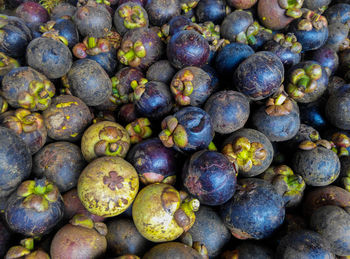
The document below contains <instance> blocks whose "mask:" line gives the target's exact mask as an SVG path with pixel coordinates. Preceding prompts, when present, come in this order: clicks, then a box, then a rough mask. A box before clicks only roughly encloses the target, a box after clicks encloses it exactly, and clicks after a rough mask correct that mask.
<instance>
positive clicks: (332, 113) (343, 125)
mask: <svg viewBox="0 0 350 259" xmlns="http://www.w3.org/2000/svg"><path fill="white" fill-rule="evenodd" d="M349 87H350V85H344V86H343V87H341V88H340V89H339V90H338V91H337V92H335V93H333V94H331V95H330V96H329V98H328V101H327V104H326V117H327V119H328V120H329V121H330V123H331V124H332V125H334V126H336V127H337V128H340V129H343V130H350V116H349V113H348V107H349V103H350V88H349Z"/></svg>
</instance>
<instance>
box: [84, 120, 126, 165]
mask: <svg viewBox="0 0 350 259" xmlns="http://www.w3.org/2000/svg"><path fill="white" fill-rule="evenodd" d="M129 147H130V138H129V135H128V132H127V131H126V130H125V128H124V127H123V126H121V125H120V124H118V123H116V122H111V121H101V122H98V123H95V124H92V125H91V126H90V127H89V128H87V129H86V131H85V132H84V135H83V137H82V139H81V151H82V153H83V156H84V158H85V160H86V161H88V162H91V161H92V160H94V159H95V158H97V157H101V156H119V157H125V156H126V154H127V153H128V151H129Z"/></svg>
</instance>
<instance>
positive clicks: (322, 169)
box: [292, 146, 340, 186]
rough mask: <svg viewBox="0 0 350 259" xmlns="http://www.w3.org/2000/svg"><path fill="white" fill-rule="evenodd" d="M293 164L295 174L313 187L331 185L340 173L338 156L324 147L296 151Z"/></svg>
mask: <svg viewBox="0 0 350 259" xmlns="http://www.w3.org/2000/svg"><path fill="white" fill-rule="evenodd" d="M292 164H293V169H294V172H295V173H296V174H299V175H301V176H302V177H303V178H304V180H305V182H306V184H308V185H311V186H325V185H329V184H331V183H332V182H334V181H335V180H336V179H337V177H338V176H339V173H340V162H339V158H338V156H337V155H336V153H334V152H333V151H332V150H330V149H327V148H325V147H322V146H317V147H316V148H314V149H312V150H298V151H296V152H295V153H294V158H293V162H292Z"/></svg>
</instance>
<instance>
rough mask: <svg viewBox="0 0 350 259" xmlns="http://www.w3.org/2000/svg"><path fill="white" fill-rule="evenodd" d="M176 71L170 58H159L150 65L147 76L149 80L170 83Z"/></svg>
mask: <svg viewBox="0 0 350 259" xmlns="http://www.w3.org/2000/svg"><path fill="white" fill-rule="evenodd" d="M175 73H176V70H175V68H174V67H173V66H172V65H171V64H170V62H169V61H168V60H159V61H157V62H156V63H154V64H153V65H152V66H150V67H149V69H148V70H147V74H146V78H147V79H148V80H149V81H159V82H162V83H164V84H167V85H169V84H170V82H171V80H172V78H173V77H174V75H175Z"/></svg>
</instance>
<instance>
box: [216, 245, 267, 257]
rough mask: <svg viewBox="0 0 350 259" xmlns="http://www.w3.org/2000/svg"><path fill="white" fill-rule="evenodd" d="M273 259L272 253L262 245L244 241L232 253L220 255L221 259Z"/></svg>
mask: <svg viewBox="0 0 350 259" xmlns="http://www.w3.org/2000/svg"><path fill="white" fill-rule="evenodd" d="M237 257H238V258H243V259H253V258H254V259H273V258H274V252H273V250H272V249H270V248H269V247H267V246H265V245H263V244H262V243H258V242H254V241H244V242H243V243H241V244H240V245H238V246H237V247H236V249H235V250H234V251H227V252H225V253H223V254H222V259H235V258H237Z"/></svg>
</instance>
